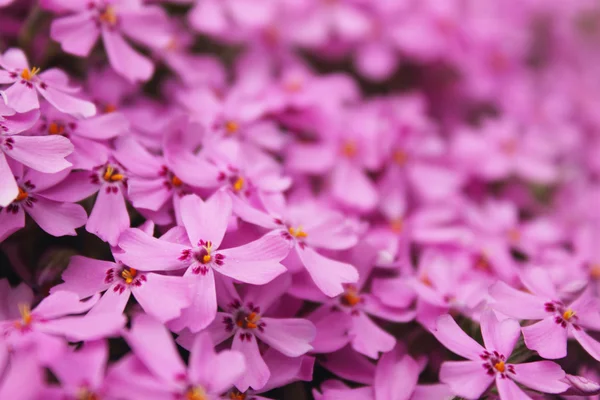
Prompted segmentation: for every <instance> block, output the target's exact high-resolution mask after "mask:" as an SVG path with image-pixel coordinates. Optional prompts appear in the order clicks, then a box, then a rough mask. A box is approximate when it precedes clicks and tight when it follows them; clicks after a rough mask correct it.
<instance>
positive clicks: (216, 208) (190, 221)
mask: <svg viewBox="0 0 600 400" xmlns="http://www.w3.org/2000/svg"><path fill="white" fill-rule="evenodd" d="M231 207H232V206H231V199H230V198H229V195H227V193H225V192H224V191H218V192H216V193H215V194H214V195H212V196H211V197H210V198H209V199H208V200H206V201H202V199H201V198H200V197H198V196H196V195H194V194H192V195H188V196H185V197H184V198H182V199H181V206H180V210H181V217H182V219H183V224H184V226H185V229H186V231H187V233H188V236H189V238H190V242H191V243H192V244H193V245H197V244H198V242H199V241H200V240H204V241H210V242H212V246H213V249H218V248H219V246H220V245H221V241H222V240H223V236H225V231H226V230H227V222H228V221H229V217H231Z"/></svg>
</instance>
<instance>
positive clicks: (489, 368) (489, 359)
mask: <svg viewBox="0 0 600 400" xmlns="http://www.w3.org/2000/svg"><path fill="white" fill-rule="evenodd" d="M479 357H480V358H481V359H482V360H484V361H485V363H484V364H483V368H485V369H486V372H487V374H488V375H491V376H494V375H496V374H500V375H501V376H502V377H503V378H506V374H507V373H508V372H510V373H511V374H514V373H515V367H513V366H512V365H511V364H506V357H504V355H503V354H500V353H498V352H497V351H494V352H489V351H487V350H486V351H484V352H483V353H482V354H481V355H480V356H479Z"/></svg>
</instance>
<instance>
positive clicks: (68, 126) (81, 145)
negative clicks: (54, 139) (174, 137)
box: [32, 103, 129, 169]
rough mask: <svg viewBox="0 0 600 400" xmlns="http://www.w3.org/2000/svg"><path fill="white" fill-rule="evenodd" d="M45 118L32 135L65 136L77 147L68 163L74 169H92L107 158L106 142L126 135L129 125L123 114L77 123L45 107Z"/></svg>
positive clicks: (43, 110)
mask: <svg viewBox="0 0 600 400" xmlns="http://www.w3.org/2000/svg"><path fill="white" fill-rule="evenodd" d="M41 112H42V116H41V118H40V120H39V121H38V123H37V124H36V126H35V127H34V128H33V129H32V132H35V133H37V134H39V135H40V136H44V135H48V136H54V135H57V136H64V137H66V138H67V139H69V140H70V141H71V143H72V144H73V146H74V150H73V153H71V154H70V155H69V156H68V157H67V161H69V162H70V163H71V164H73V168H74V169H92V168H93V167H95V166H97V165H99V164H102V163H103V162H104V161H106V159H107V158H108V156H109V154H110V149H109V148H108V146H107V145H106V144H107V141H108V140H109V139H112V138H114V137H117V136H120V135H124V134H125V133H127V132H128V130H129V123H128V122H127V119H126V118H125V116H124V115H123V114H122V113H120V112H111V113H108V114H103V115H98V116H94V117H91V118H86V119H76V118H73V117H71V116H69V115H66V114H63V113H60V112H58V111H57V110H55V109H53V108H51V107H49V106H48V105H47V104H46V103H42V106H41Z"/></svg>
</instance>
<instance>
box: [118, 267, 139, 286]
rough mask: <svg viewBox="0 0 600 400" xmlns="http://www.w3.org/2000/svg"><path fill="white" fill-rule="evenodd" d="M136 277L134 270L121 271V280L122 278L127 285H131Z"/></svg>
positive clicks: (125, 269)
mask: <svg viewBox="0 0 600 400" xmlns="http://www.w3.org/2000/svg"><path fill="white" fill-rule="evenodd" d="M136 276H137V270H136V269H134V268H124V269H123V271H121V278H123V279H124V280H125V283H126V284H128V285H131V282H133V280H134V279H135V277H136Z"/></svg>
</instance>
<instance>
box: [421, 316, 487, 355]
mask: <svg viewBox="0 0 600 400" xmlns="http://www.w3.org/2000/svg"><path fill="white" fill-rule="evenodd" d="M432 333H433V335H434V336H435V337H436V339H437V340H439V341H440V343H442V344H443V345H444V346H445V347H446V348H447V349H449V350H450V351H452V352H453V353H456V354H458V355H459V356H461V357H464V358H468V359H469V360H479V359H480V358H479V356H480V355H481V354H482V353H483V352H484V350H485V349H484V348H483V347H481V345H480V344H479V343H477V342H476V341H475V340H473V339H472V338H471V337H469V336H468V335H467V334H466V333H465V332H464V331H463V330H462V329H460V327H459V326H458V324H457V323H456V321H454V319H453V318H452V317H451V316H450V315H448V314H446V315H442V316H441V317H439V318H438V319H437V324H436V330H435V331H433V332H432Z"/></svg>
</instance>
